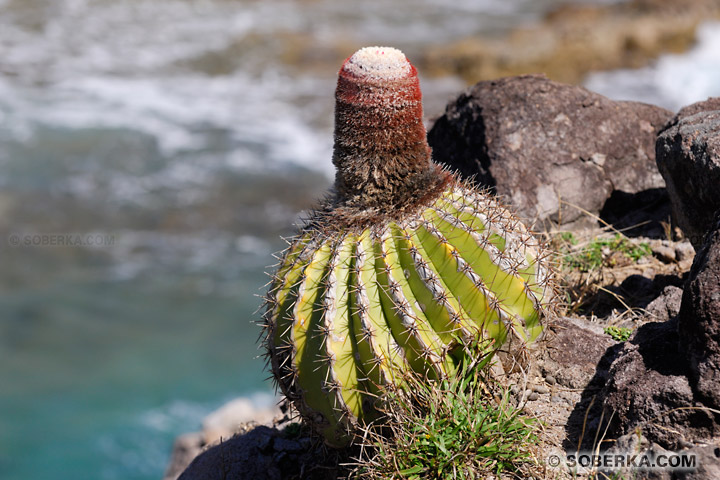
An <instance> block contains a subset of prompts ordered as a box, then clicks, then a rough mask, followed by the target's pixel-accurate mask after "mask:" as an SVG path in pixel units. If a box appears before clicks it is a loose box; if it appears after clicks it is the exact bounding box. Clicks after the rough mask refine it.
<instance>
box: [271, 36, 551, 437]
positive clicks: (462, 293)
mask: <svg viewBox="0 0 720 480" xmlns="http://www.w3.org/2000/svg"><path fill="white" fill-rule="evenodd" d="M335 97H336V102H337V103H336V108H335V145H334V153H333V163H334V164H335V167H336V168H337V174H336V177H335V187H334V189H333V191H332V192H331V194H330V195H329V196H328V198H327V199H326V200H325V201H324V202H323V204H322V205H320V206H319V207H318V208H317V210H315V211H314V212H313V213H312V215H311V216H310V218H309V219H308V221H307V222H306V224H305V226H304V227H302V228H301V229H300V231H299V233H298V234H297V236H296V237H295V238H294V239H293V240H292V241H291V243H290V246H289V248H288V249H287V250H286V251H285V252H284V254H283V255H282V257H281V261H280V264H279V266H278V269H277V271H276V273H275V274H274V276H273V280H272V282H271V286H270V290H269V293H268V295H267V305H266V311H265V327H266V330H265V331H266V334H265V345H266V347H267V353H268V359H269V364H270V366H271V369H272V372H273V376H274V378H275V380H276V381H277V383H278V385H279V387H280V389H281V390H282V392H283V393H284V394H285V396H286V397H287V398H288V399H289V400H290V401H292V402H293V404H294V405H295V407H296V408H297V410H298V411H299V412H300V414H301V415H302V416H303V417H304V418H305V420H306V421H308V422H309V423H310V424H311V425H312V426H313V428H314V429H316V431H318V432H319V433H321V434H322V435H323V436H324V437H325V440H326V442H327V443H328V444H329V445H332V446H344V445H346V444H347V443H348V442H349V441H350V439H351V436H352V432H353V430H354V428H355V427H356V426H357V424H358V422H367V421H371V420H373V419H375V418H376V417H377V411H376V408H375V407H376V405H377V404H376V402H377V401H381V400H382V394H383V388H384V387H386V386H387V385H400V386H401V385H402V383H401V382H402V377H403V373H405V372H408V371H416V372H419V373H421V374H424V375H427V376H428V378H443V377H446V376H448V375H452V374H453V372H454V371H455V368H456V366H457V362H458V361H460V359H461V358H462V357H463V356H464V355H480V354H483V353H485V352H481V351H470V347H471V346H472V345H478V344H480V343H481V341H485V340H487V341H488V342H489V343H490V344H491V345H492V348H493V349H500V348H503V349H514V350H519V349H522V348H523V347H524V346H525V345H527V344H528V343H529V342H532V341H534V340H536V339H537V338H538V336H539V335H540V334H541V333H542V329H543V327H542V320H543V318H545V316H546V312H547V311H548V310H550V309H551V307H552V304H553V301H554V300H553V299H554V296H553V294H552V288H551V286H552V284H551V283H552V282H551V277H550V275H549V265H548V260H547V259H546V257H547V255H546V254H545V251H544V250H543V248H542V246H541V245H540V244H539V242H538V241H537V240H536V239H535V238H534V237H533V236H532V235H531V234H530V233H529V232H528V231H527V230H526V229H525V227H524V226H523V224H522V223H520V221H519V220H518V219H517V218H515V217H514V216H513V215H512V214H510V213H509V212H508V211H507V210H506V209H504V208H503V207H502V206H500V205H499V204H498V203H497V201H496V200H495V199H494V198H492V197H490V196H488V195H487V194H486V193H484V192H482V191H480V190H478V189H476V188H474V187H472V186H471V185H470V184H468V183H466V182H463V181H461V180H459V179H458V178H457V177H456V176H455V175H454V174H452V173H450V172H448V171H446V170H444V169H443V168H441V167H440V166H438V165H436V164H435V163H433V161H432V159H431V150H430V147H429V145H428V143H427V141H426V132H425V127H424V125H423V123H422V98H421V93H420V86H419V82H418V77H417V72H416V70H415V67H413V66H412V65H411V64H410V62H408V60H407V59H406V58H405V55H403V53H402V52H400V51H399V50H396V49H393V48H385V47H368V48H363V49H361V50H359V51H358V52H356V53H355V54H354V55H352V56H351V57H349V58H348V59H347V60H345V62H344V64H343V66H342V68H341V69H340V72H339V78H338V84H337V90H336V94H335Z"/></svg>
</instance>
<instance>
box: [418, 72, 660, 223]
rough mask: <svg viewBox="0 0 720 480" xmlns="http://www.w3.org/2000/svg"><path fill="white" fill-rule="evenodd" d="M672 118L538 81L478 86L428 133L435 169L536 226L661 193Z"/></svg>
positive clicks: (654, 110) (640, 105)
mask: <svg viewBox="0 0 720 480" xmlns="http://www.w3.org/2000/svg"><path fill="white" fill-rule="evenodd" d="M671 116H672V114H671V112H669V111H667V110H665V109H662V108H660V107H656V106H651V105H647V104H643V103H637V102H616V101H612V100H610V99H608V98H606V97H603V96H601V95H598V94H596V93H593V92H590V91H588V90H586V89H584V88H581V87H577V86H572V85H565V84H561V83H557V82H553V81H550V80H548V79H547V78H545V77H544V76H538V75H525V76H519V77H508V78H503V79H499V80H494V81H486V82H480V83H478V84H476V85H475V86H474V87H472V88H470V89H469V90H468V91H466V92H465V93H463V94H461V95H460V96H459V97H458V98H457V99H456V100H455V101H452V102H450V103H449V104H448V106H447V108H446V111H445V114H444V115H443V116H442V117H440V118H439V119H438V120H437V121H436V122H435V125H434V126H433V128H432V130H431V131H430V132H429V134H428V140H429V142H430V145H431V146H432V148H433V155H434V159H435V161H437V162H439V163H443V164H445V165H447V166H449V167H450V168H451V169H454V170H458V171H459V172H460V173H461V174H463V175H464V176H467V177H474V178H475V180H476V181H477V182H478V183H479V184H482V185H485V186H488V187H490V188H491V189H492V190H494V191H495V193H497V194H499V195H501V196H503V197H506V199H507V201H508V202H509V203H510V204H511V205H512V206H513V207H514V208H515V209H516V210H517V211H518V213H519V214H520V215H521V216H522V217H524V218H526V219H527V220H529V223H531V224H533V223H534V226H535V227H538V226H548V225H549V223H550V222H552V223H555V224H561V225H565V224H569V223H572V222H575V221H577V220H579V219H583V218H584V219H587V218H588V216H587V215H586V212H589V213H591V214H593V215H598V214H599V212H600V211H601V209H602V208H603V205H604V204H605V202H606V201H607V200H608V198H609V197H610V196H611V194H612V193H613V192H614V191H621V192H625V193H628V194H635V193H638V192H641V191H645V190H649V189H656V188H661V187H664V182H663V179H662V177H661V176H660V174H659V173H658V171H657V168H656V166H655V161H654V157H655V150H654V145H655V139H656V136H657V134H658V132H659V131H660V130H661V128H662V127H663V126H665V124H666V123H667V121H668V120H669V119H670V118H671Z"/></svg>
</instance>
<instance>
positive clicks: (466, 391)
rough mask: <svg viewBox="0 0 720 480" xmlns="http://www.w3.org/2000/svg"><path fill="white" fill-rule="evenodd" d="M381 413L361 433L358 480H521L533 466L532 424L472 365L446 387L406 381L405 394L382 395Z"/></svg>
mask: <svg viewBox="0 0 720 480" xmlns="http://www.w3.org/2000/svg"><path fill="white" fill-rule="evenodd" d="M491 388H492V389H493V390H495V394H493V393H491V391H490V389H491ZM383 413H384V415H385V418H384V422H383V423H382V425H375V426H372V427H370V428H368V429H366V430H365V432H364V440H365V442H364V446H365V448H364V449H363V451H364V452H365V454H366V457H367V458H364V459H363V458H360V459H358V464H357V465H358V468H357V469H356V473H357V475H358V478H363V479H365V478H370V479H379V478H406V479H421V478H422V479H425V478H432V479H464V478H468V479H469V478H485V477H486V476H490V475H497V474H499V473H501V472H507V473H514V474H519V475H520V476H521V477H525V475H524V472H525V471H526V470H527V469H528V468H532V467H533V466H537V462H536V461H535V457H534V455H533V451H532V448H533V446H534V445H536V444H537V429H538V427H539V424H538V422H537V421H536V420H534V419H531V418H527V417H524V416H522V415H521V414H520V409H519V408H517V407H516V406H514V405H513V404H512V402H511V399H510V394H509V392H508V391H507V390H506V389H505V390H504V389H500V388H499V387H497V386H495V385H493V384H488V383H487V382H486V376H485V375H484V371H483V368H478V366H477V365H470V366H467V367H463V368H461V369H460V371H459V372H458V374H457V376H455V377H453V378H452V379H448V380H442V381H437V382H433V381H428V380H426V379H424V378H418V377H417V376H412V377H410V378H408V380H407V382H406V386H405V388H403V389H396V390H393V391H391V392H389V394H388V400H387V402H386V404H385V407H384V408H383Z"/></svg>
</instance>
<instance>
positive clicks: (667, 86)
mask: <svg viewBox="0 0 720 480" xmlns="http://www.w3.org/2000/svg"><path fill="white" fill-rule="evenodd" d="M585 86H586V87H587V88H589V89H590V90H593V91H596V92H598V93H601V94H603V95H606V96H608V97H610V98H613V99H617V100H637V101H642V102H647V103H652V104H655V105H660V106H663V107H665V108H668V109H670V110H678V109H680V108H681V107H683V106H685V105H689V104H691V103H694V102H697V101H700V100H705V99H706V98H708V97H713V96H720V23H719V22H708V23H705V24H703V25H702V26H700V27H699V28H698V31H697V41H696V44H695V46H694V47H693V48H692V49H690V51H688V52H686V53H682V54H677V55H663V56H661V57H660V58H659V59H658V60H657V61H656V62H654V63H653V64H652V65H651V66H649V67H645V68H640V69H636V70H616V71H611V72H601V73H593V74H591V75H590V76H588V78H587V80H586V82H585Z"/></svg>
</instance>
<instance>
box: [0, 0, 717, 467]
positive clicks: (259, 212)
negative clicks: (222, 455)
mask: <svg viewBox="0 0 720 480" xmlns="http://www.w3.org/2000/svg"><path fill="white" fill-rule="evenodd" d="M561 4H562V5H563V6H561ZM717 13H718V2H717V1H715V0H707V1H704V0H699V1H688V0H685V1H682V0H675V1H665V0H642V1H637V0H633V1H626V2H621V1H607V0H605V1H602V0H597V1H592V0H587V1H583V2H575V3H574V4H571V5H570V6H568V5H567V1H562V2H561V1H559V0H455V1H454V2H442V1H440V0H394V1H384V0H368V1H365V2H362V3H361V4H360V3H358V2H349V1H345V0H342V1H338V0H305V1H301V0H296V1H291V0H264V1H252V0H0V478H2V479H4V480H16V479H17V480H26V479H33V480H38V479H45V478H53V479H56V480H57V479H73V480H82V479H92V480H97V479H125V480H132V479H138V480H139V479H158V478H160V477H161V476H162V473H163V471H164V469H165V466H166V464H167V461H168V456H169V453H170V449H171V446H172V442H173V438H174V437H175V436H176V435H177V434H179V433H182V432H187V431H192V430H196V429H197V428H199V426H200V421H201V419H202V418H203V416H204V415H206V414H207V413H209V412H210V411H211V410H213V409H215V408H217V407H218V406H220V405H222V404H223V403H224V402H226V401H228V400H230V399H232V398H234V397H237V396H247V397H249V398H251V399H252V401H253V402H255V403H256V404H257V405H263V404H268V403H270V402H273V401H274V397H273V391H272V387H271V384H270V383H269V382H268V381H266V380H265V379H266V377H267V375H268V374H267V372H265V371H264V370H263V361H262V360H260V359H258V358H257V355H258V354H259V353H260V352H259V350H258V349H257V347H256V339H257V337H258V334H259V328H258V327H257V326H255V325H254V324H253V321H257V320H258V319H259V314H257V313H254V312H255V311H256V310H257V309H258V307H259V306H260V304H261V300H260V299H259V298H258V296H257V295H259V294H262V293H263V289H262V286H263V285H264V284H265V283H266V281H267V277H266V275H265V274H264V271H265V270H266V269H267V267H268V265H271V264H272V263H273V262H274V260H273V257H272V253H273V252H276V251H278V250H280V249H281V248H282V247H283V242H282V240H281V239H280V236H282V235H285V236H288V235H291V234H292V231H293V224H294V223H296V222H297V221H298V219H299V218H300V216H301V212H302V211H303V210H305V209H307V208H309V206H310V205H311V204H312V202H313V200H314V199H315V198H317V197H319V196H321V195H322V193H323V191H324V190H325V189H326V188H327V187H328V186H329V185H330V183H331V181H332V164H331V160H330V157H331V149H332V121H333V119H332V112H333V93H334V88H335V81H336V73H337V70H338V68H339V67H340V64H341V62H342V60H343V59H344V58H345V57H347V56H348V55H351V54H352V53H353V52H354V51H355V50H356V49H358V48H360V47H362V46H369V45H378V44H380V45H389V46H395V47H398V48H400V49H402V50H403V51H404V52H405V53H406V54H407V56H408V58H409V59H410V60H411V61H413V62H414V63H415V64H416V66H417V67H418V69H419V70H420V73H421V85H422V88H423V91H424V94H425V113H426V116H427V117H428V122H431V120H432V118H433V117H437V116H439V115H440V114H442V112H443V109H444V105H445V104H446V102H447V101H448V100H450V99H451V98H453V97H454V96H455V95H457V94H458V93H459V92H460V91H461V90H462V89H463V88H465V87H466V86H467V85H469V84H472V83H474V82H476V81H478V80H481V79H487V78H494V77H497V76H501V75H508V74H516V73H525V72H546V73H547V74H548V76H550V77H551V78H553V79H556V80H560V81H566V82H572V83H580V84H585V85H586V86H588V87H589V88H591V89H594V90H596V91H599V92H600V93H603V94H605V95H608V96H610V97H613V98H620V99H640V100H643V101H647V102H651V103H656V104H660V105H662V106H665V107H667V108H670V109H672V110H676V109H677V108H679V107H680V106H682V105H685V104H688V103H691V102H693V101H697V100H702V99H705V98H706V97H707V96H711V95H715V96H717V95H720V25H719V24H717V23H713V22H712V21H709V20H711V19H712V18H717ZM58 243H65V244H66V245H65V246H62V245H57V244H58ZM67 243H72V245H67ZM16 244H17V245H16ZM52 244H55V245H52Z"/></svg>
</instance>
